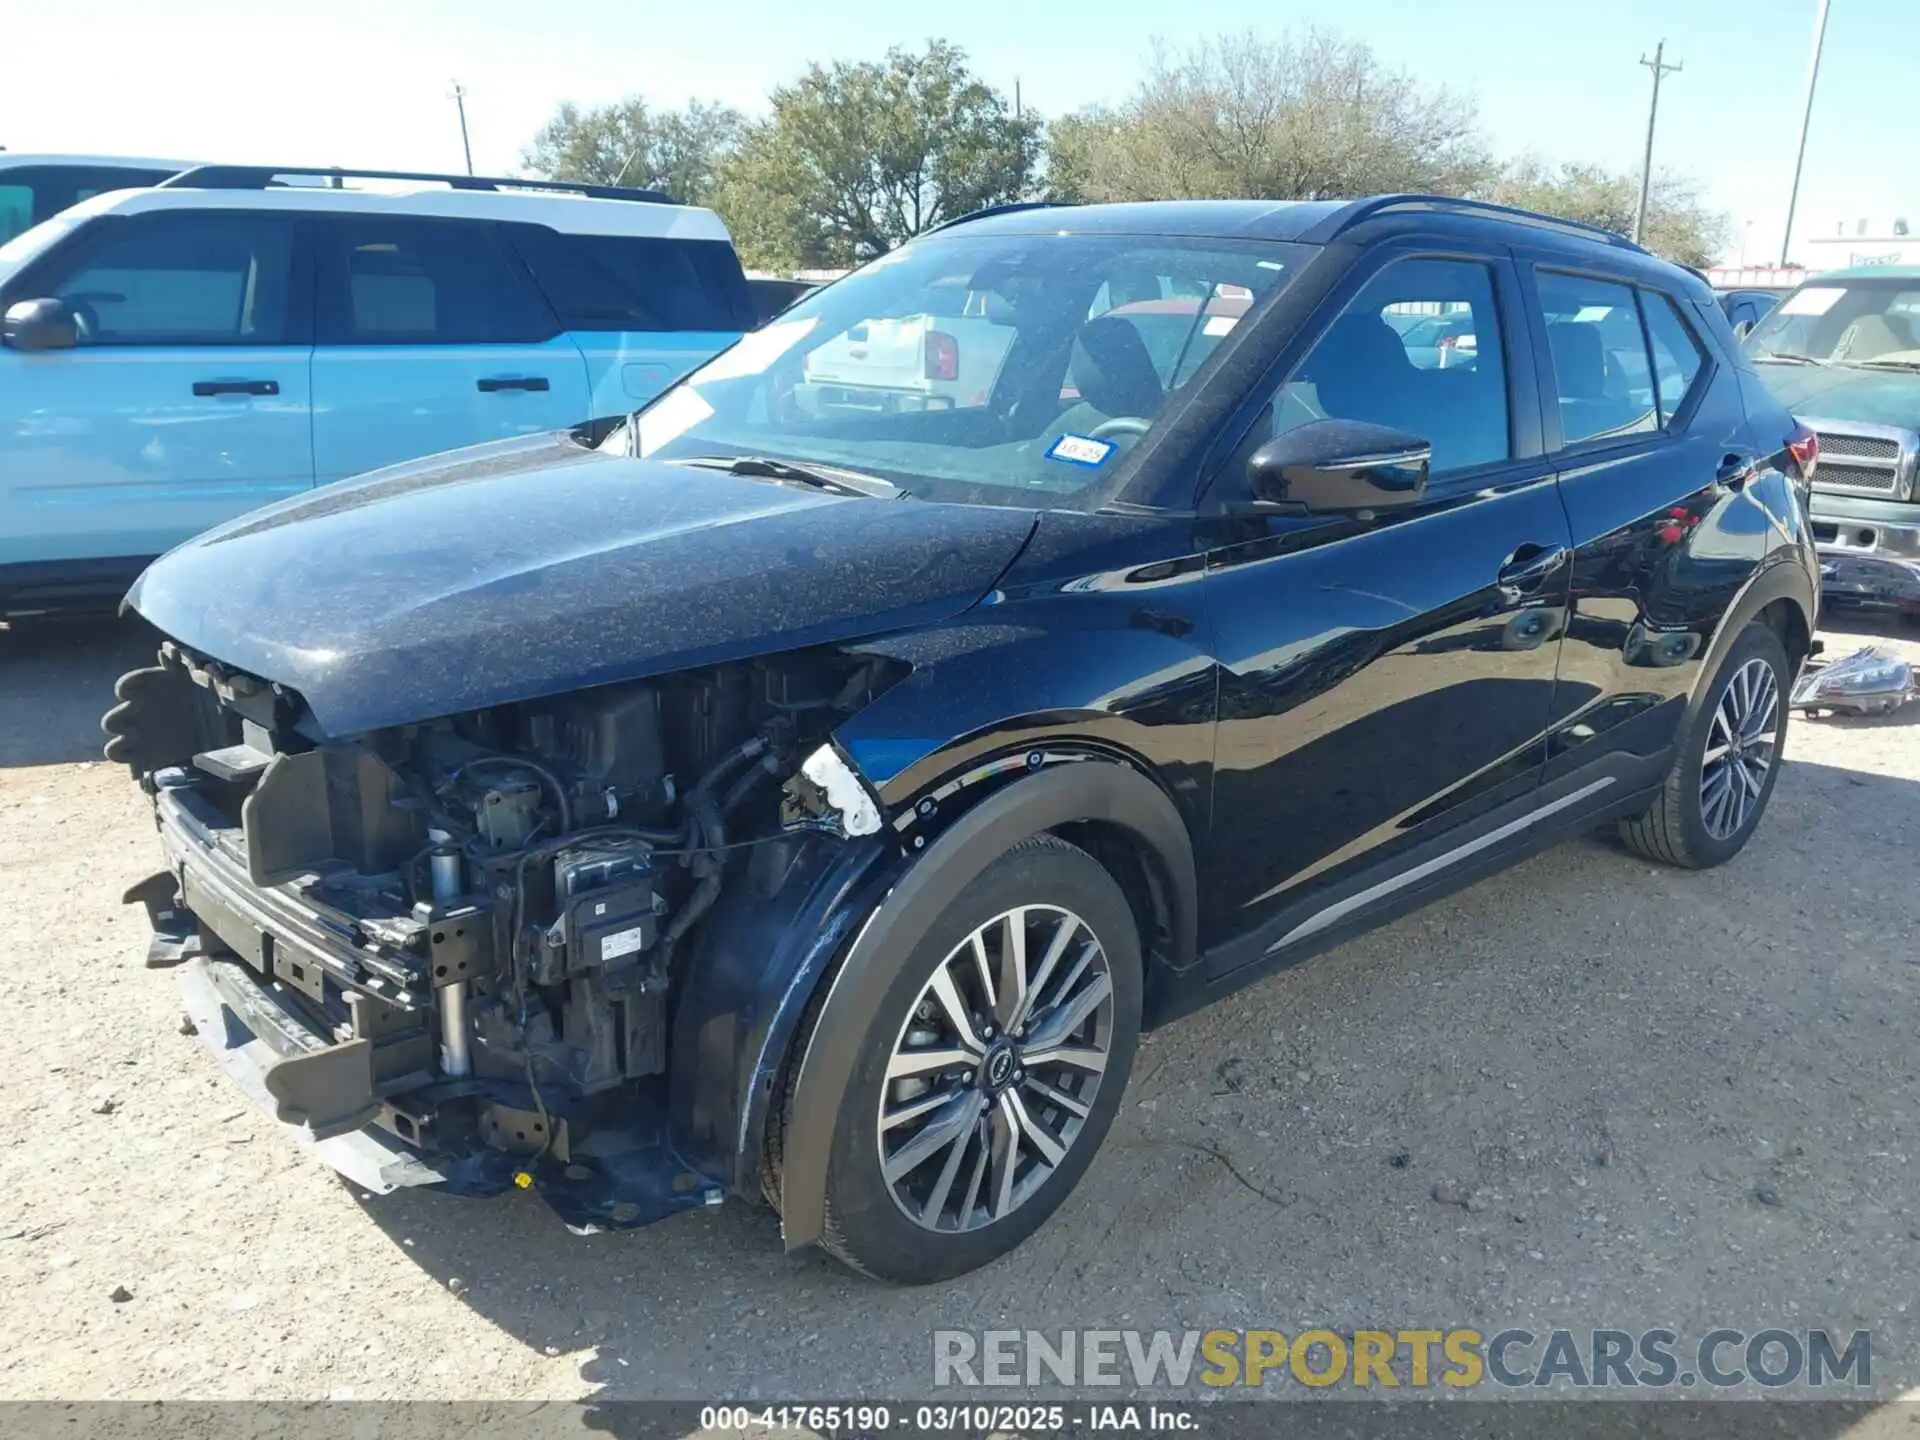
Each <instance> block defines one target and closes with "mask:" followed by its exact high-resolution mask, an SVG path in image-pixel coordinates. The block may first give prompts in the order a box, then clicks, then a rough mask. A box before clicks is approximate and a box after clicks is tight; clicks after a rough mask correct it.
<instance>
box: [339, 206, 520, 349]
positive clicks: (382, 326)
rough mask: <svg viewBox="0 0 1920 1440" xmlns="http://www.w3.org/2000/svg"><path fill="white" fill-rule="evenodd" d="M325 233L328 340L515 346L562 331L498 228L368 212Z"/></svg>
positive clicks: (355, 343) (340, 341)
mask: <svg viewBox="0 0 1920 1440" xmlns="http://www.w3.org/2000/svg"><path fill="white" fill-rule="evenodd" d="M322 235H323V236H324V238H323V240H322V243H321V257H320V258H321V266H322V271H321V273H322V276H323V277H324V281H325V284H324V287H323V290H322V295H323V302H322V305H321V312H320V343H322V344H323V345H484V344H511V343H529V342H533V341H539V340H548V339H551V338H552V337H553V336H554V335H555V334H556V333H558V332H557V327H556V326H555V324H554V320H553V315H552V313H551V312H550V311H549V310H548V309H547V307H546V304H545V303H544V302H543V301H542V300H541V298H540V295H539V292H538V291H536V290H535V289H534V288H533V284H532V282H531V281H530V280H529V279H528V278H527V274H526V272H525V270H524V269H522V268H521V267H520V266H519V265H518V264H516V263H515V261H514V257H513V256H512V255H510V254H509V253H508V252H507V251H506V249H505V248H504V247H503V246H502V245H501V244H500V243H499V241H498V239H497V238H496V237H495V235H494V232H493V228H492V227H491V226H489V225H484V224H475V223H470V222H467V221H460V220H449V221H434V220H416V219H398V220H388V219H383V218H373V217H369V218H366V219H360V218H355V219H352V220H342V221H338V222H336V223H334V224H331V225H328V226H325V227H322Z"/></svg>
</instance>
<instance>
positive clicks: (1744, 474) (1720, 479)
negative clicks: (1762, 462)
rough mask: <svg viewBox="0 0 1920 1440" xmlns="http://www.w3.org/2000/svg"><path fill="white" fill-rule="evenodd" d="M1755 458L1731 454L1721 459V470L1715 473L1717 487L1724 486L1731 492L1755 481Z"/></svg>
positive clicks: (1714, 478) (1714, 479)
mask: <svg viewBox="0 0 1920 1440" xmlns="http://www.w3.org/2000/svg"><path fill="white" fill-rule="evenodd" d="M1753 473H1754V464H1753V456H1751V455H1745V454H1740V453H1729V454H1727V455H1725V456H1723V457H1722V458H1721V461H1720V468H1719V469H1718V470H1716V471H1715V472H1714V475H1713V481H1714V484H1716V485H1724V486H1725V487H1726V488H1727V489H1729V490H1738V489H1740V488H1741V487H1742V486H1744V485H1745V484H1746V483H1747V482H1748V481H1749V480H1751V479H1753Z"/></svg>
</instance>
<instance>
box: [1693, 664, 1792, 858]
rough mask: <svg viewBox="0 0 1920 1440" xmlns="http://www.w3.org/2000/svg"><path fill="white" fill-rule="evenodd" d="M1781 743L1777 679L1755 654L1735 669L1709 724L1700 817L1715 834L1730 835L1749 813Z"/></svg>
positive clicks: (1724, 837)
mask: <svg viewBox="0 0 1920 1440" xmlns="http://www.w3.org/2000/svg"><path fill="white" fill-rule="evenodd" d="M1779 748H1780V684H1779V681H1778V680H1776V679H1775V678H1774V673H1773V666H1771V665H1769V664H1768V663H1767V662H1766V660H1764V659H1762V658H1760V657H1758V656H1756V657H1755V658H1754V659H1751V660H1749V661H1747V662H1746V663H1745V664H1744V665H1742V666H1741V667H1740V668H1739V669H1738V670H1736V671H1734V672H1733V675H1732V677H1731V678H1730V679H1729V680H1728V681H1727V685H1726V688H1725V689H1724V690H1722V691H1721V692H1720V703H1719V704H1718V705H1717V706H1716V707H1714V712H1713V723H1712V724H1711V725H1709V726H1708V727H1707V748H1706V752H1705V754H1704V755H1703V756H1702V757H1701V762H1700V818H1701V820H1702V821H1703V823H1704V824H1705V825H1706V827H1707V833H1708V834H1709V835H1711V836H1712V837H1713V838H1714V839H1716V840H1727V839H1731V838H1732V837H1733V836H1734V835H1737V834H1738V833H1739V832H1740V829H1741V827H1742V826H1744V825H1745V824H1746V823H1747V821H1748V820H1749V819H1751V818H1752V816H1753V812H1754V810H1755V809H1756V808H1757V807H1758V805H1759V804H1760V795H1761V792H1762V791H1763V790H1764V789H1765V788H1766V781H1767V772H1768V771H1769V770H1771V769H1772V768H1773V764H1774V761H1775V760H1776V759H1777V758H1778V757H1779Z"/></svg>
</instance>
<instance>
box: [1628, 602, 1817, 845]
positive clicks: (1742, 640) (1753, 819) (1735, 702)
mask: <svg viewBox="0 0 1920 1440" xmlns="http://www.w3.org/2000/svg"><path fill="white" fill-rule="evenodd" d="M1788 682H1789V675H1788V671H1787V652H1786V647H1785V646H1783V645H1782V644H1781V643H1780V637H1779V635H1778V634H1776V633H1775V632H1774V630H1773V629H1772V627H1770V626H1768V625H1766V624H1763V623H1762V622H1760V621H1758V620H1756V621H1754V622H1753V623H1751V624H1749V625H1748V626H1747V627H1746V629H1744V630H1742V631H1741V632H1740V636H1739V638H1738V639H1737V640H1735V641H1734V643H1733V648H1732V649H1731V650H1729V651H1728V652H1727V656H1726V659H1724V660H1723V661H1722V662H1721V664H1720V668H1719V670H1718V671H1717V672H1716V673H1715V674H1714V677H1713V680H1712V681H1711V682H1710V683H1711V688H1710V689H1709V691H1708V694H1707V703H1706V704H1705V705H1703V706H1702V707H1701V708H1700V712H1699V713H1698V714H1697V715H1696V716H1695V717H1694V720H1693V723H1692V725H1690V726H1689V727H1688V729H1687V733H1686V734H1685V735H1684V736H1683V737H1682V739H1681V742H1680V748H1679V753H1678V754H1677V755H1676V756H1675V758H1674V762H1673V769H1672V770H1670V771H1668V772H1667V778H1666V782H1665V783H1664V784H1663V785H1662V786H1661V788H1660V794H1659V796H1658V798H1657V799H1655V801H1654V802H1653V804H1652V805H1651V806H1649V807H1648V809H1647V810H1646V812H1645V813H1644V814H1642V815H1638V816H1635V817H1634V818H1632V819H1630V820H1624V821H1622V822H1621V825H1620V834H1621V837H1622V838H1623V839H1624V840H1625V841H1626V843H1627V845H1628V846H1629V847H1630V848H1631V849H1633V850H1634V851H1635V852H1636V853H1638V854H1641V855H1644V856H1646V857H1647V858H1648V859H1649V860H1660V861H1664V862H1665V863H1667V864H1669V865H1680V866H1684V867H1686V868H1687V869H1690V870H1702V869H1706V868H1707V867H1709V866H1712V865H1718V864H1721V863H1722V862H1723V861H1727V860H1731V859H1732V858H1733V857H1734V856H1735V855H1737V854H1739V853H1740V851H1741V850H1742V849H1743V848H1744V847H1745V846H1746V843H1747V841H1748V839H1749V838H1751V836H1752V835H1753V832H1754V830H1755V829H1756V828H1757V827H1758V826H1759V824H1760V817H1761V815H1762V814H1764V813H1765V812H1766V808H1767V801H1768V799H1769V798H1770V797H1771V796H1772V794H1773V787H1774V784H1775V782H1776V781H1778V779H1779V778H1780V753H1781V744H1782V742H1783V741H1784V740H1785V739H1786V733H1787V687H1788Z"/></svg>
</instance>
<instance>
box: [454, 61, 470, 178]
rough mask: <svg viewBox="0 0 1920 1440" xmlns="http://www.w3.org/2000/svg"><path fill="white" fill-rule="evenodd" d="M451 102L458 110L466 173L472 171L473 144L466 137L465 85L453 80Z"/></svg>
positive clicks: (461, 146)
mask: <svg viewBox="0 0 1920 1440" xmlns="http://www.w3.org/2000/svg"><path fill="white" fill-rule="evenodd" d="M453 103H454V106H455V108H456V109H458V110H459V112H460V148H461V150H462V151H464V152H465V154H466V157H467V173H468V174H469V175H471V174H472V173H473V146H472V144H471V143H470V142H469V141H468V139H467V87H466V86H464V85H462V84H461V83H460V82H459V81H458V80H456V81H454V82H453Z"/></svg>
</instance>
